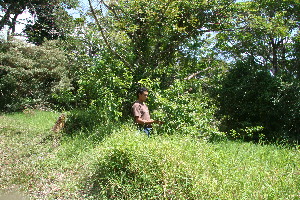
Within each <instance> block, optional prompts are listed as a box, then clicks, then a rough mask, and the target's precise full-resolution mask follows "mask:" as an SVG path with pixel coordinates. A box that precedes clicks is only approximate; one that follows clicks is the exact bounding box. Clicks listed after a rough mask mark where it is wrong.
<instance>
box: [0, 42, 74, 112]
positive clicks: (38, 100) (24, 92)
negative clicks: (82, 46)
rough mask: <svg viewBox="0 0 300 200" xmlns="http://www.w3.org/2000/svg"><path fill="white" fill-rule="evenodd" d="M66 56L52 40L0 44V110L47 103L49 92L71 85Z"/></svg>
mask: <svg viewBox="0 0 300 200" xmlns="http://www.w3.org/2000/svg"><path fill="white" fill-rule="evenodd" d="M67 65H68V58H67V57H66V55H65V54H64V52H63V51H61V50H59V49H58V48H57V47H56V46H55V41H52V42H48V43H47V42H46V43H45V44H44V45H42V46H30V45H29V44H26V43H23V42H21V41H12V42H6V43H4V42H2V43H1V44H0V93H1V94H2V95H0V98H1V99H0V102H1V103H0V110H8V111H15V110H20V109H23V108H24V106H26V105H27V106H28V105H29V106H33V105H37V104H49V103H51V101H53V98H52V94H53V93H57V94H59V93H60V91H62V90H68V89H70V88H71V85H70V79H69V78H68V76H67V72H66V66H67Z"/></svg>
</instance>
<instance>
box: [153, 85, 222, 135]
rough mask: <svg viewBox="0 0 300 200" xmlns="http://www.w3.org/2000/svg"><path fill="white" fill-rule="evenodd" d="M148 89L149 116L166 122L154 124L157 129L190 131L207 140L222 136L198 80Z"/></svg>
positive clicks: (212, 109) (172, 132)
mask: <svg viewBox="0 0 300 200" xmlns="http://www.w3.org/2000/svg"><path fill="white" fill-rule="evenodd" d="M151 93H152V92H150V99H149V104H150V105H149V108H150V109H151V108H153V109H154V111H153V113H152V118H153V119H158V120H161V121H165V122H166V123H165V124H164V125H162V126H160V127H156V130H157V132H162V133H167V134H184V135H193V136H196V137H203V138H205V139H207V140H211V139H216V137H219V136H222V133H221V132H219V131H218V128H217V125H218V121H217V120H216V119H215V117H214V113H215V109H216V107H215V105H214V103H213V102H212V101H211V100H210V99H209V97H208V95H207V94H206V93H205V92H203V91H202V89H201V80H197V79H195V80H186V81H180V80H177V81H175V82H174V84H173V85H172V86H170V88H169V89H166V90H163V91H162V90H155V89H154V91H153V93H154V94H151ZM151 96H153V98H152V99H151Z"/></svg>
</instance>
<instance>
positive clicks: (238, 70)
mask: <svg viewBox="0 0 300 200" xmlns="http://www.w3.org/2000/svg"><path fill="white" fill-rule="evenodd" d="M216 96H217V100H218V102H219V113H218V116H219V118H220V119H222V126H221V130H222V131H226V132H228V133H229V135H230V136H231V137H233V138H241V139H245V140H256V141H257V140H260V139H268V140H273V141H274V140H282V139H287V138H291V137H295V136H296V135H297V134H298V133H299V125H298V124H299V123H297V122H296V121H297V120H299V112H298V111H299V101H300V99H299V83H297V81H296V80H292V79H290V80H288V81H283V79H282V78H281V76H280V75H278V76H274V75H272V74H271V73H270V72H269V71H267V70H264V69H262V67H261V66H258V65H256V64H253V63H251V62H238V63H237V64H236V65H235V67H234V68H233V69H231V70H230V71H229V72H228V73H227V74H226V76H225V77H224V78H223V79H222V82H221V87H220V88H219V89H218V92H217V94H216Z"/></svg>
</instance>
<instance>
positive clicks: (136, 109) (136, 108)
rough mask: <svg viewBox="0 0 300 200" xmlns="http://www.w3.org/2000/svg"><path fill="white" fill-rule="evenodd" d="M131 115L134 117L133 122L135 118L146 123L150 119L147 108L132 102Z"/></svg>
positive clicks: (142, 104)
mask: <svg viewBox="0 0 300 200" xmlns="http://www.w3.org/2000/svg"><path fill="white" fill-rule="evenodd" d="M132 114H133V117H134V122H135V118H136V117H139V118H141V119H142V120H146V121H149V120H150V119H151V118H150V113H149V109H148V106H147V105H146V104H144V103H142V102H139V101H136V102H134V104H133V106H132Z"/></svg>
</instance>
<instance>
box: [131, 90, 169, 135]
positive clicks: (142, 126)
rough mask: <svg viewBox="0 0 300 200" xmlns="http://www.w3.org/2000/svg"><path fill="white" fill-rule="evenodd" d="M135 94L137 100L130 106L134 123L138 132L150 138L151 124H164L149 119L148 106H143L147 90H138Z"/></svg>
mask: <svg viewBox="0 0 300 200" xmlns="http://www.w3.org/2000/svg"><path fill="white" fill-rule="evenodd" d="M136 94H137V98H138V99H137V101H136V102H134V104H133V106H132V114H133V117H134V122H135V123H136V124H137V125H138V128H139V130H141V131H143V132H145V133H146V134H147V135H148V137H150V134H151V130H152V124H154V123H156V124H163V123H164V122H162V121H158V120H153V119H151V118H150V113H149V109H148V106H147V105H146V104H145V102H146V100H147V99H148V89H147V88H144V87H141V88H138V90H137V92H136Z"/></svg>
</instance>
